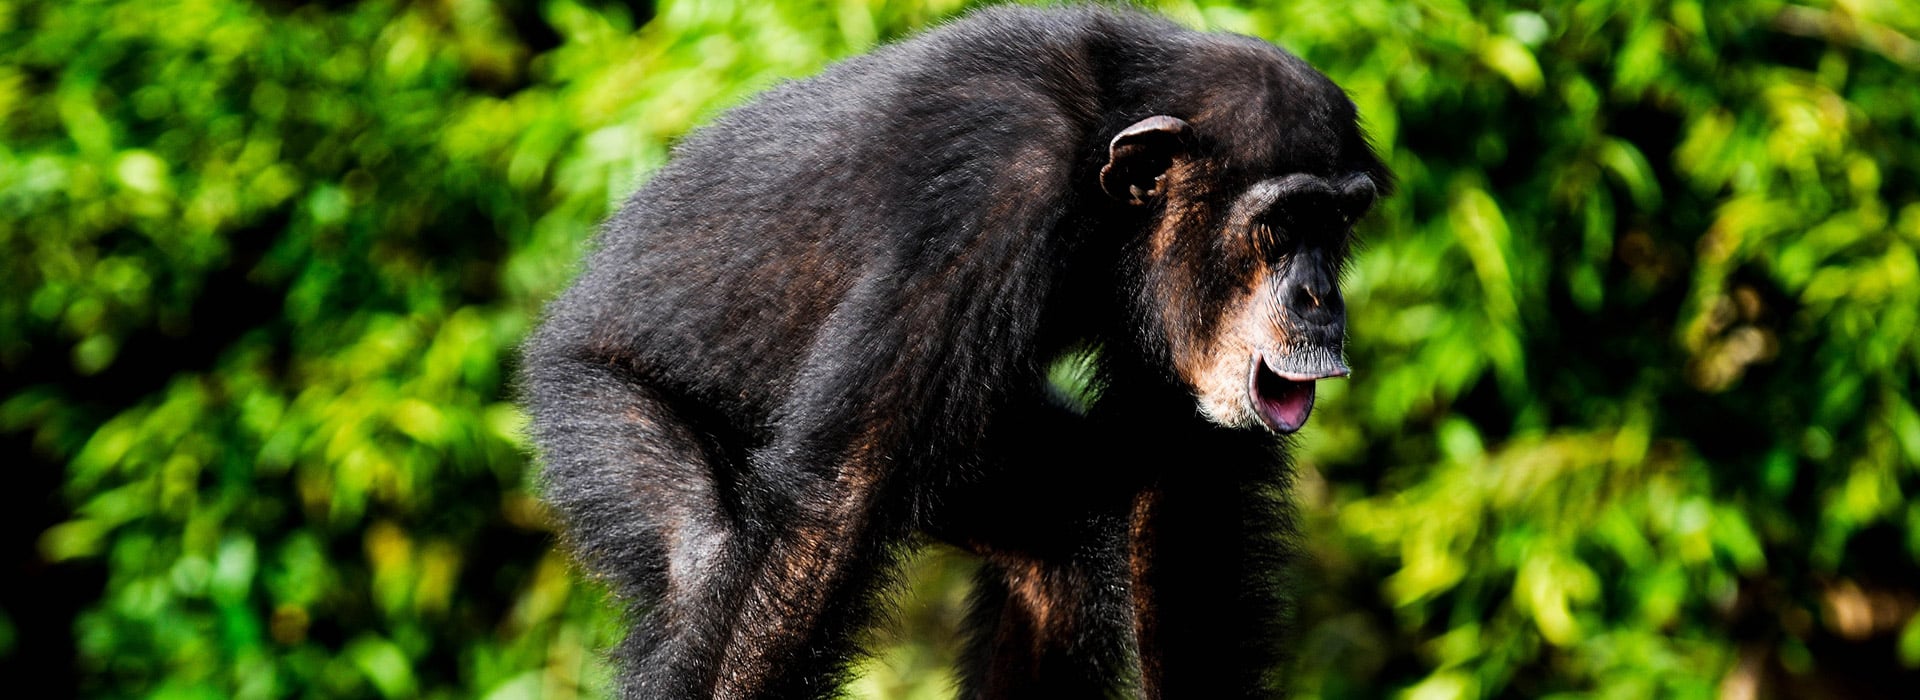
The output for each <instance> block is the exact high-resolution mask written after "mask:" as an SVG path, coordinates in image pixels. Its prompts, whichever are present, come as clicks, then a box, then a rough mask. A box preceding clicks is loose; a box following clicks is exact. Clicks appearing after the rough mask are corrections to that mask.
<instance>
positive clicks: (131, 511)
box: [0, 0, 1920, 700]
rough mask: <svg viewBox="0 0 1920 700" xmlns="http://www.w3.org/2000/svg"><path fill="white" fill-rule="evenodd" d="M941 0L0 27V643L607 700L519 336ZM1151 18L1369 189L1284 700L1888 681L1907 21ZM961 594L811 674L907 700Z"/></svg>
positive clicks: (1434, 7)
mask: <svg viewBox="0 0 1920 700" xmlns="http://www.w3.org/2000/svg"><path fill="white" fill-rule="evenodd" d="M964 5H966V3H964V2H957V1H955V0H932V1H930V2H924V3H922V2H880V1H875V0H841V1H839V2H823V3H815V4H805V5H802V4H779V5H774V4H766V3H752V2H731V1H726V2H713V1H709V2H693V1H690V0H687V1H681V2H673V3H661V4H660V6H658V7H653V6H650V4H648V3H644V2H629V3H620V2H614V1H612V0H541V1H537V2H503V1H496V0H435V1H432V2H420V3H413V4H409V3H401V2H395V1H391V0H387V1H375V2H365V3H347V2H322V3H313V4H307V3H300V2H294V1H293V0H284V1H265V2H257V3H250V2H241V1H239V0H137V1H135V0H127V1H102V0H58V1H46V0H29V1H26V2H21V1H19V0H0V249H3V250H4V253H3V254H0V369H3V370H4V374H0V443H4V444H3V445H0V455H3V456H4V457H5V459H6V463H7V465H8V467H9V472H10V473H12V474H14V475H15V476H14V477H13V478H14V479H15V481H13V482H10V483H9V484H8V485H7V487H6V488H5V489H0V517H4V518H5V519H6V528H5V530H4V532H3V533H0V550H3V552H4V554H3V555H0V565H4V566H5V567H6V568H5V570H4V571H0V582H3V583H0V590H5V591H6V594H5V598H4V607H3V608H0V667H4V668H6V669H7V671H8V673H7V674H6V675H7V677H11V678H15V679H16V681H21V680H24V679H27V678H34V679H39V681H40V682H41V683H44V684H48V685H49V687H50V688H51V694H50V695H47V697H60V696H86V697H131V696H144V697H160V698H268V697H286V696H298V697H386V698H407V697H437V698H467V697H474V698H499V699H510V698H534V697H551V698H566V697H574V696H576V695H581V696H587V697H601V696H604V695H605V693H606V678H607V671H606V670H605V667H604V665H603V664H602V663H601V662H600V661H599V659H598V656H597V653H598V652H597V650H598V649H600V648H602V647H603V646H604V645H605V644H607V643H608V642H609V640H611V639H612V638H613V637H614V635H615V634H616V633H615V631H614V627H613V624H612V622H613V620H612V619H611V617H610V616H609V615H608V614H607V612H606V605H605V604H604V601H603V600H602V599H601V593H600V592H599V590H598V589H597V588H595V587H593V586H591V585H589V584H586V583H583V582H581V581H580V580H578V579H577V578H576V577H575V575H574V574H573V573H572V571H571V569H570V568H569V566H568V565H567V563H566V562H565V560H564V558H562V557H561V556H560V555H558V554H556V553H554V552H553V551H551V549H550V543H551V539H552V538H551V534H550V533H549V532H548V530H547V529H546V525H545V524H544V520H543V517H542V515H541V512H540V509H539V508H538V507H537V506H536V505H535V504H534V502H533V501H532V500H531V499H530V498H529V496H528V495H527V493H526V490H525V484H526V480H527V474H528V472H529V461H528V457H527V455H526V452H525V450H526V448H525V444H524V442H523V440H522V439H521V438H520V437H519V431H520V428H521V426H522V424H523V419H522V418H521V417H520V415H519V414H518V412H517V411H516V410H515V408H514V407H513V406H512V405H511V403H510V399H511V392H510V388H509V386H508V380H509V377H510V376H511V368H512V367H513V365H514V345H515V343H516V341H517V340H518V339H519V338H520V337H521V336H522V335H523V334H524V333H525V332H526V330H527V328H528V326H529V324H530V323H531V322H532V319H533V318H534V316H535V314H536V312H537V309H538V308H539V306H540V304H541V302H542V300H544V299H546V298H548V297H550V296H551V295H552V294H553V293H554V292H555V291H557V290H558V289H559V288H560V287H561V286H562V285H564V284H565V283H566V281H567V280H568V278H569V275H570V273H571V270H572V269H573V265H574V262H575V260H576V259H577V257H578V256H579V254H580V252H581V251H582V247H583V244H584V242H585V241H586V240H587V239H588V237H589V236H590V235H591V232H592V230H593V227H594V225H595V222H596V221H598V220H599V219H600V218H601V217H602V216H604V215H605V214H606V212H607V211H608V209H609V207H610V206H612V205H613V204H615V203H617V202H618V201H619V200H620V199H621V198H622V197H623V196H624V195H625V194H626V193H627V192H629V191H631V190H632V189H633V188H634V187H636V186H637V185H638V184H639V183H640V182H642V181H643V180H644V179H645V177H646V174H647V173H648V172H649V171H650V170H652V169H653V168H655V167H657V166H658V165H660V163H661V162H663V160H664V159H665V158H666V157H667V153H668V149H669V148H670V146H671V144H672V143H673V142H674V140H675V139H677V138H679V137H681V136H683V135H684V134H686V133H687V132H688V130H690V129H692V128H695V127H696V126H697V125H698V124H700V123H702V122H703V121H705V120H707V119H710V118H711V117H712V116H713V115H714V114H715V113H716V112H717V111H718V110H721V109H724V108H726V107H727V106H729V105H733V104H738V103H739V102H740V101H742V100H744V99H746V98H747V97H748V96H750V95H752V94H753V93H754V92H756V91H758V90H761V89H764V88H766V87H767V86H769V85H772V84H774V83H776V82H777V81H780V80H783V79H788V78H793V77H799V76H805V75H808V74H811V73H813V72H815V71H817V70H818V69H819V68H820V67H821V66H823V65H824V64H826V63H828V62H830V61H832V60H834V59H836V58H839V57H842V56H846V55H849V54H853V53H857V52H860V51H863V50H866V49H868V48H870V47H872V46H873V45H874V44H876V43H878V42H884V41H888V40H891V39H894V38H897V37H900V36H902V35H904V34H907V33H910V32H912V31H914V30H916V29H919V28H922V27H925V26H927V25H929V24H932V23H936V22H939V21H940V20H942V19H943V18H946V17H949V16H952V15H954V14H956V13H959V12H962V11H964V10H965V7H964ZM1158 7H1159V9H1160V10H1161V11H1164V12H1165V13H1167V14H1169V15H1170V16H1172V17H1175V18H1176V19H1178V20H1179V21H1181V22H1184V23H1186V24H1189V25H1192V26H1197V27H1206V28H1211V29H1221V30H1230V31H1236V32H1242V33H1247V34H1253V35H1257V36H1262V37H1266V38H1269V39H1272V40H1274V41H1276V42H1278V43H1280V44H1281V45H1283V46H1286V47H1289V48H1290V49H1292V50H1293V51H1295V52H1297V53H1300V54H1301V55H1303V56H1305V57H1306V58H1307V59H1308V60H1310V61H1311V62H1313V63H1314V64H1315V65H1317V66H1320V67H1321V68H1322V69H1324V70H1325V71H1326V72H1327V73H1329V74H1330V75H1332V76H1333V77H1334V78H1335V79H1336V80H1337V81H1339V82H1340V83H1341V84H1342V85H1344V86H1346V87H1347V89H1348V90H1349V91H1351V93H1352V94H1353V96H1354V98H1355V100H1356V101H1358V102H1359V104H1360V106H1361V111H1362V113H1363V114H1364V115H1365V118H1366V122H1367V126H1368V128H1369V129H1370V131H1371V133H1372V135H1373V138H1374V140H1375V142H1376V143H1377V144H1378V145H1379V146H1380V148H1381V149H1382V150H1383V151H1385V152H1387V153H1389V154H1390V160H1391V162H1392V164H1393V167H1394V168H1395V169H1396V170H1398V171H1399V172H1400V173H1401V174H1402V176H1403V178H1404V187H1403V189H1402V194H1401V195H1400V196H1398V197H1396V198H1395V199H1393V200H1391V201H1390V202H1388V203H1387V204H1386V206H1385V207H1384V208H1383V209H1382V210H1381V211H1380V212H1379V213H1378V214H1377V215H1376V216H1375V217H1374V218H1373V219H1372V221H1371V222H1370V223H1369V224H1368V225H1367V227H1366V228H1367V230H1366V232H1365V235H1366V236H1367V238H1368V239H1369V240H1370V244H1369V245H1368V246H1367V247H1366V248H1365V249H1364V250H1363V251H1362V253H1361V254H1360V256H1359V259H1358V261H1357V264H1356V265H1355V266H1354V269H1353V270H1352V273H1351V274H1350V276H1349V278H1348V285H1349V290H1350V298H1351V301H1352V303H1351V308H1353V310H1354V311H1353V313H1354V318H1353V319H1352V335H1353V347H1352V356H1353V360H1354V363H1353V364H1354V366H1355V367H1356V368H1357V369H1358V371H1357V372H1356V376H1355V378H1354V380H1353V381H1351V382H1346V383H1335V384H1333V385H1332V386H1330V387H1329V388H1328V389H1327V390H1326V392H1325V393H1326V394H1327V395H1326V396H1323V398H1322V401H1321V403H1320V408H1321V410H1320V413H1318V414H1317V415H1316V416H1315V418H1314V421H1313V423H1312V425H1311V426H1310V427H1309V429H1308V430H1307V431H1306V435H1305V438H1304V440H1303V441H1302V444H1301V452H1300V454H1301V458H1300V460H1299V462H1300V464H1299V469H1300V471H1301V473H1302V484H1301V488H1300V489H1299V493H1298V494H1297V497H1298V500H1299V502H1300V505H1301V507H1302V510H1303V513H1304V515H1305V524H1306V533H1305V541H1306V542H1307V543H1308V546H1309V547H1310V548H1311V550H1312V551H1313V553H1314V564H1313V569H1312V570H1311V571H1309V572H1307V575H1306V576H1304V577H1303V578H1304V579H1305V583H1304V584H1303V589H1302V591H1301V595H1302V597H1303V599H1304V600H1305V601H1306V615H1305V617H1304V620H1303V623H1302V625H1301V629H1302V639H1301V641H1300V644H1301V645H1302V653H1301V655H1300V656H1301V659H1302V661H1301V664H1300V669H1299V671H1298V673H1297V674H1296V675H1297V679H1298V680H1297V685H1298V687H1299V690H1300V692H1301V694H1302V695H1303V696H1306V697H1330V698H1366V697H1383V696H1389V695H1395V694H1403V695H1404V696H1406V697H1411V698H1420V699H1422V700H1425V699H1429V698H1432V699H1438V698H1473V697H1512V698H1520V697H1544V696H1550V695H1568V696H1575V695H1577V696H1598V697H1621V698H1641V697H1691V698H1702V697H1719V698H1728V699H1730V700H1732V699H1740V698H1755V697H1802V696H1816V697H1846V696H1855V697H1874V696H1887V697H1895V696H1902V695H1904V694H1907V693H1911V692H1913V689H1914V688H1920V674H1916V672H1915V669H1916V668H1920V616H1917V615H1916V611H1920V501H1915V500H1913V499H1911V498H1910V496H1911V495H1912V494H1914V493H1915V491H1916V489H1920V473H1916V470H1917V469H1920V410H1916V405H1915V391H1914V389H1915V383H1916V379H1917V377H1916V370H1917V369H1920V343H1916V324H1917V323H1920V279H1917V278H1920V258H1917V257H1916V251H1920V8H1917V7H1916V6H1915V5H1914V4H1913V3H1912V2H1910V1H1908V0H1840V1H1838V2H1832V3H1826V2H1819V1H1817V0H1816V1H1813V2H1809V3H1808V4H1787V3H1781V2H1708V1H1706V0H1683V1H1677V2H1659V1H1654V0H1594V1H1592V2H1545V3H1539V4H1534V3H1524V4H1523V3H1509V2H1486V3H1473V4H1471V6H1470V5H1469V3H1467V2H1465V1H1464V0H1412V1H1410V2H1400V1H1390V0H1352V1H1350V2H1341V3H1328V2H1280V3H1272V4H1267V5H1262V6H1257V7H1255V6H1245V5H1239V4H1232V3H1215V2H1168V3H1163V4H1160V5H1158ZM966 568H967V563H966V562H965V561H964V560H963V559H961V558H960V557H958V556H956V555H953V554H951V553H945V552H938V551H936V552H934V553H932V554H930V555H927V556H925V557H922V558H920V559H918V560H916V561H915V562H914V565H913V567H912V572H913V575H912V576H910V577H909V580H908V581H907V582H906V584H905V585H904V586H903V587H904V588H905V589H907V590H908V591H909V592H910V593H911V596H910V597H909V599H908V601H907V602H906V603H905V604H903V606H902V609H901V612H900V615H899V620H898V621H897V623H896V624H894V625H892V626H890V627H888V628H887V629H885V630H881V631H879V632H877V633H876V637H877V638H878V639H877V642H876V644H877V647H878V648H879V650H880V653H879V654H878V655H877V656H876V657H875V659H874V660H873V661H871V662H869V663H867V664H866V667H865V668H866V672H865V675H864V677H863V678H862V679H861V680H860V682H859V684H858V685H857V686H856V687H855V688H854V692H855V693H856V694H857V695H861V696H866V697H940V696H943V695H945V694H947V693H948V692H950V691H948V690H947V686H946V684H947V683H948V682H949V681H948V676H947V675H946V672H945V671H944V670H942V664H943V663H944V662H945V659H947V658H948V657H949V656H950V655H951V653H952V645H951V641H950V640H949V638H948V635H950V634H951V628H952V626H953V624H954V620H955V616H956V615H957V614H958V610H959V608H960V605H961V601H962V600H963V599H964V594H965V592H964V590H963V584H962V583H961V582H963V581H964V580H965V578H966Z"/></svg>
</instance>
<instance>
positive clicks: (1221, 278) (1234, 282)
mask: <svg viewBox="0 0 1920 700" xmlns="http://www.w3.org/2000/svg"><path fill="white" fill-rule="evenodd" d="M1375 193H1376V187H1375V184H1374V181H1373V178H1372V177H1371V176H1369V175H1368V174H1366V173H1363V172H1353V173H1335V174H1331V175H1324V176H1323V175H1315V174H1309V173H1291V174H1286V175H1278V176H1273V177H1266V178H1262V179H1259V180H1257V181H1254V182H1253V183H1252V184H1251V185H1250V186H1247V187H1245V188H1244V189H1241V190H1240V191H1239V192H1238V194H1237V195H1231V196H1220V197H1216V198H1214V199H1213V204H1212V205H1211V206H1192V207H1190V208H1188V209H1187V210H1186V211H1184V212H1182V211H1178V210H1170V212H1169V213H1170V216H1169V218H1168V220H1167V221H1166V222H1163V224H1164V225H1163V226H1162V227H1161V229H1160V230H1159V231H1157V232H1156V236H1155V237H1156V239H1160V240H1156V241H1155V245H1163V246H1165V248H1164V249H1163V250H1162V251H1161V252H1162V253H1163V254H1165V255H1164V256H1155V257H1156V258H1158V262H1159V264H1161V265H1168V266H1173V267H1176V268H1179V269H1172V270H1164V274H1155V275H1152V277H1154V278H1159V280H1160V281H1161V283H1163V284H1175V285H1183V286H1186V289H1185V290H1180V289H1173V288H1165V287H1163V288H1161V289H1160V290H1158V293H1159V294H1162V295H1165V294H1172V295H1175V296H1188V297H1190V298H1191V299H1193V300H1194V301H1196V302H1198V303H1197V304H1195V303H1189V304H1188V305H1187V308H1186V310H1185V312H1184V313H1181V314H1179V315H1178V316H1176V317H1163V321H1171V322H1173V323H1172V325H1173V326H1174V327H1172V328H1168V329H1167V330H1169V331H1171V332H1170V333H1168V336H1167V346H1168V350H1169V351H1170V352H1171V355H1172V358H1171V359H1172V360H1173V364H1174V367H1175V369H1176V371H1177V372H1178V374H1179V375H1180V377H1181V379H1183V380H1184V381H1185V382H1186V383H1187V384H1188V385H1189V386H1190V387H1191V388H1192V389H1193V391H1194V393H1195V395H1196V397H1197V398H1198V400H1199V403H1200V408H1201V410H1202V411H1203V412H1204V413H1205V414H1206V415H1207V417H1208V418H1210V419H1212V420H1213V421H1214V422H1217V423H1220V424H1222V425H1226V426H1231V427H1244V428H1251V427H1254V426H1265V427H1266V428H1267V429H1268V430H1272V431H1273V432H1276V433H1282V434H1285V433H1292V432H1294V431H1296V430H1299V429H1300V426H1302V425H1304V424H1305V423H1306V422H1307V416H1308V414H1310V413H1311V412H1312V410H1313V400H1314V383H1315V382H1316V381H1318V380H1321V379H1329V378H1335V377H1343V376H1346V375H1347V373H1348V369H1347V365H1346V362H1345V359H1344V357H1343V352H1342V350H1343V346H1344V343H1345V336H1346V304H1345V302H1344V300H1343V299H1342V298H1341V295H1340V285H1339V281H1340V271H1341V267H1342V266H1343V265H1344V264H1345V261H1346V258H1347V254H1348V251H1349V249H1350V248H1351V244H1352V228H1353V224H1354V222H1355V221H1357V220H1358V219H1359V218H1360V217H1361V216H1362V215H1364V214H1365V213H1366V212H1367V210H1368V208H1369V207H1371V206H1372V204H1373V201H1374V197H1375ZM1229 194H1230V193H1229ZM1173 204H1175V206H1176V207H1177V206H1178V204H1179V203H1178V202H1177V201H1176V202H1174V203H1173ZM1205 218H1211V219H1213V220H1214V223H1213V225H1211V226H1207V227H1206V229H1205V231H1206V233H1205V234H1204V235H1199V236H1195V235H1194V234H1196V233H1200V232H1199V231H1195V230H1194V229H1195V228H1198V226H1196V224H1198V223H1199V221H1197V220H1198V219H1205ZM1176 237H1177V238H1179V239H1182V240H1172V239H1174V238H1176ZM1193 239H1198V240H1193ZM1161 298H1163V299H1164V298H1166V297H1165V296H1162V297H1161ZM1209 312H1210V313H1209Z"/></svg>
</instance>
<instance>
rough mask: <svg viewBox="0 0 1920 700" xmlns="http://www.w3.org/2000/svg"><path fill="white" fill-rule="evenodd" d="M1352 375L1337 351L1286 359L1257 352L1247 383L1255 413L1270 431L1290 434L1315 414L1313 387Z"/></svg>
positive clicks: (1311, 352)
mask: <svg viewBox="0 0 1920 700" xmlns="http://www.w3.org/2000/svg"><path fill="white" fill-rule="evenodd" d="M1350 373H1352V370H1350V369H1348V368H1347V363H1346V362H1344V361H1342V360H1341V359H1340V355H1339V353H1338V352H1336V351H1332V350H1321V349H1315V350H1313V351H1308V352H1293V353H1286V354H1284V355H1280V354H1276V355H1268V354H1266V353H1261V352H1255V353H1254V354H1253V367H1251V368H1250V371H1249V372H1248V374H1249V375H1250V376H1249V378H1248V380H1247V396H1248V398H1249V399H1250V400H1251V401H1252V403H1253V412H1254V414H1255V415H1258V416H1260V422H1261V423H1262V424H1264V425H1266V426H1267V429H1268V430H1272V431H1273V432H1276V433H1279V434H1281V435H1287V434H1291V433H1293V432H1295V431H1297V430H1299V429H1300V427H1301V426H1303V425H1306V424H1307V416H1309V415H1312V414H1313V394H1314V391H1313V383H1314V382H1316V381H1319V380H1321V379H1331V378H1334V377H1344V376H1347V375H1348V374H1350Z"/></svg>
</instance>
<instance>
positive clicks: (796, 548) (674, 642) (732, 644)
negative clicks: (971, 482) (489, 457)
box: [528, 359, 885, 698]
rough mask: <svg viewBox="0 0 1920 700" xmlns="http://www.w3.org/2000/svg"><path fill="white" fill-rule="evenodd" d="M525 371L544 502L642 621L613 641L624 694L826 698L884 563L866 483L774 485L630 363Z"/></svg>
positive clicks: (551, 365)
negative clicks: (783, 488)
mask: <svg viewBox="0 0 1920 700" xmlns="http://www.w3.org/2000/svg"><path fill="white" fill-rule="evenodd" d="M528 379H529V387H528V389H529V393H530V394H531V397H532V401H531V406H532V409H533V413H534V420H533V427H534V434H535V441H536V442H537V443H538V444H539V445H540V447H541V448H542V451H543V453H544V454H543V456H544V458H545V462H546V468H545V472H544V474H543V482H544V495H545V498H546V499H547V501H548V502H549V503H550V504H552V506H553V507H554V509H555V511H556V512H557V513H558V515H559V517H560V520H561V524H562V530H563V533H564V536H565V537H566V539H567V540H568V542H569V543H570V544H571V545H572V547H573V548H574V550H575V552H576V554H577V555H578V556H579V558H580V560H581V561H582V562H584V563H585V564H586V565H587V566H588V567H589V568H590V569H591V570H592V571H593V572H594V573H595V574H596V575H597V576H599V577H600V578H602V579H604V580H607V581H608V582H609V583H610V584H611V585H612V586H613V588H614V590H615V592H616V593H618V594H619V595H620V596H621V597H623V598H625V599H626V600H627V601H629V604H630V605H632V606H633V608H632V609H633V612H634V614H635V616H636V619H635V620H634V624H633V625H631V632H630V634H629V636H628V638H627V639H626V640H625V642H624V643H623V644H622V645H621V647H620V649H619V650H618V652H617V656H618V658H617V662H618V665H619V667H620V672H621V681H620V686H621V690H622V694H623V696H625V697H631V698H683V697H685V698H692V697H718V698H748V697H778V698H788V697H793V698H805V697H820V696H827V695H831V694H833V693H834V692H835V690H836V688H837V685H836V684H837V681H838V680H839V678H838V671H839V670H840V669H841V668H842V667H843V666H844V664H845V662H846V659H847V657H848V656H849V655H850V654H851V652H852V645H851V641H850V638H851V636H852V633H853V631H854V630H856V629H858V627H859V625H860V624H862V623H863V622H864V620H865V619H866V616H865V611H866V607H865V605H864V604H863V601H864V599H865V598H866V597H867V596H865V593H867V592H868V591H869V589H871V588H872V587H873V585H874V583H873V582H874V579H876V578H877V577H878V576H879V575H881V573H882V571H883V570H884V568H885V564H884V561H885V557H884V556H883V554H884V552H883V549H884V548H883V547H881V546H880V545H879V544H878V543H877V541H876V538H875V537H873V536H871V534H872V533H871V532H870V531H869V530H868V529H867V528H865V525H866V522H865V520H864V514H865V509H866V508H867V507H868V500H869V499H870V497H871V496H872V488H871V484H868V483H861V482H860V481H859V480H858V479H850V478H840V479H821V480H815V481H812V482H807V483H798V484H792V485H790V486H789V488H792V489H794V490H793V491H792V492H785V493H770V492H769V489H768V488H767V485H766V484H764V483H749V482H745V481H744V479H745V477H744V476H743V475H744V474H745V473H746V470H744V469H743V468H742V466H741V465H740V464H738V463H735V462H734V461H733V460H742V459H747V458H748V457H746V456H744V455H733V454H724V453H722V452H721V448H720V447H718V443H716V442H715V441H713V440H711V439H710V438H709V437H708V436H707V435H706V434H705V432H704V431H703V430H700V429H699V427H700V426H699V425H698V424H697V423H690V421H689V420H688V419H687V417H686V410H684V409H683V404H678V403H676V402H674V401H672V400H670V399H669V398H668V397H666V396H664V395H663V394H662V393H661V392H658V391H655V390H653V389H650V388H648V387H647V386H645V385H643V384H642V383H640V382H637V381H635V380H634V379H633V378H632V377H631V376H629V375H628V374H627V373H625V372H622V371H620V370H617V369H614V368H611V367H609V366H607V365H604V364H600V363H595V362H585V361H581V362H574V361H554V360H551V359H549V360H547V361H545V362H543V363H542V364H541V365H537V366H533V367H530V368H529V372H528ZM856 473H863V472H858V471H856V470H847V471H844V472H842V474H843V476H850V475H853V474H856ZM748 501H752V502H753V503H748ZM770 503H771V504H770ZM828 610H832V613H831V614H823V613H825V612H826V611H828Z"/></svg>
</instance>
